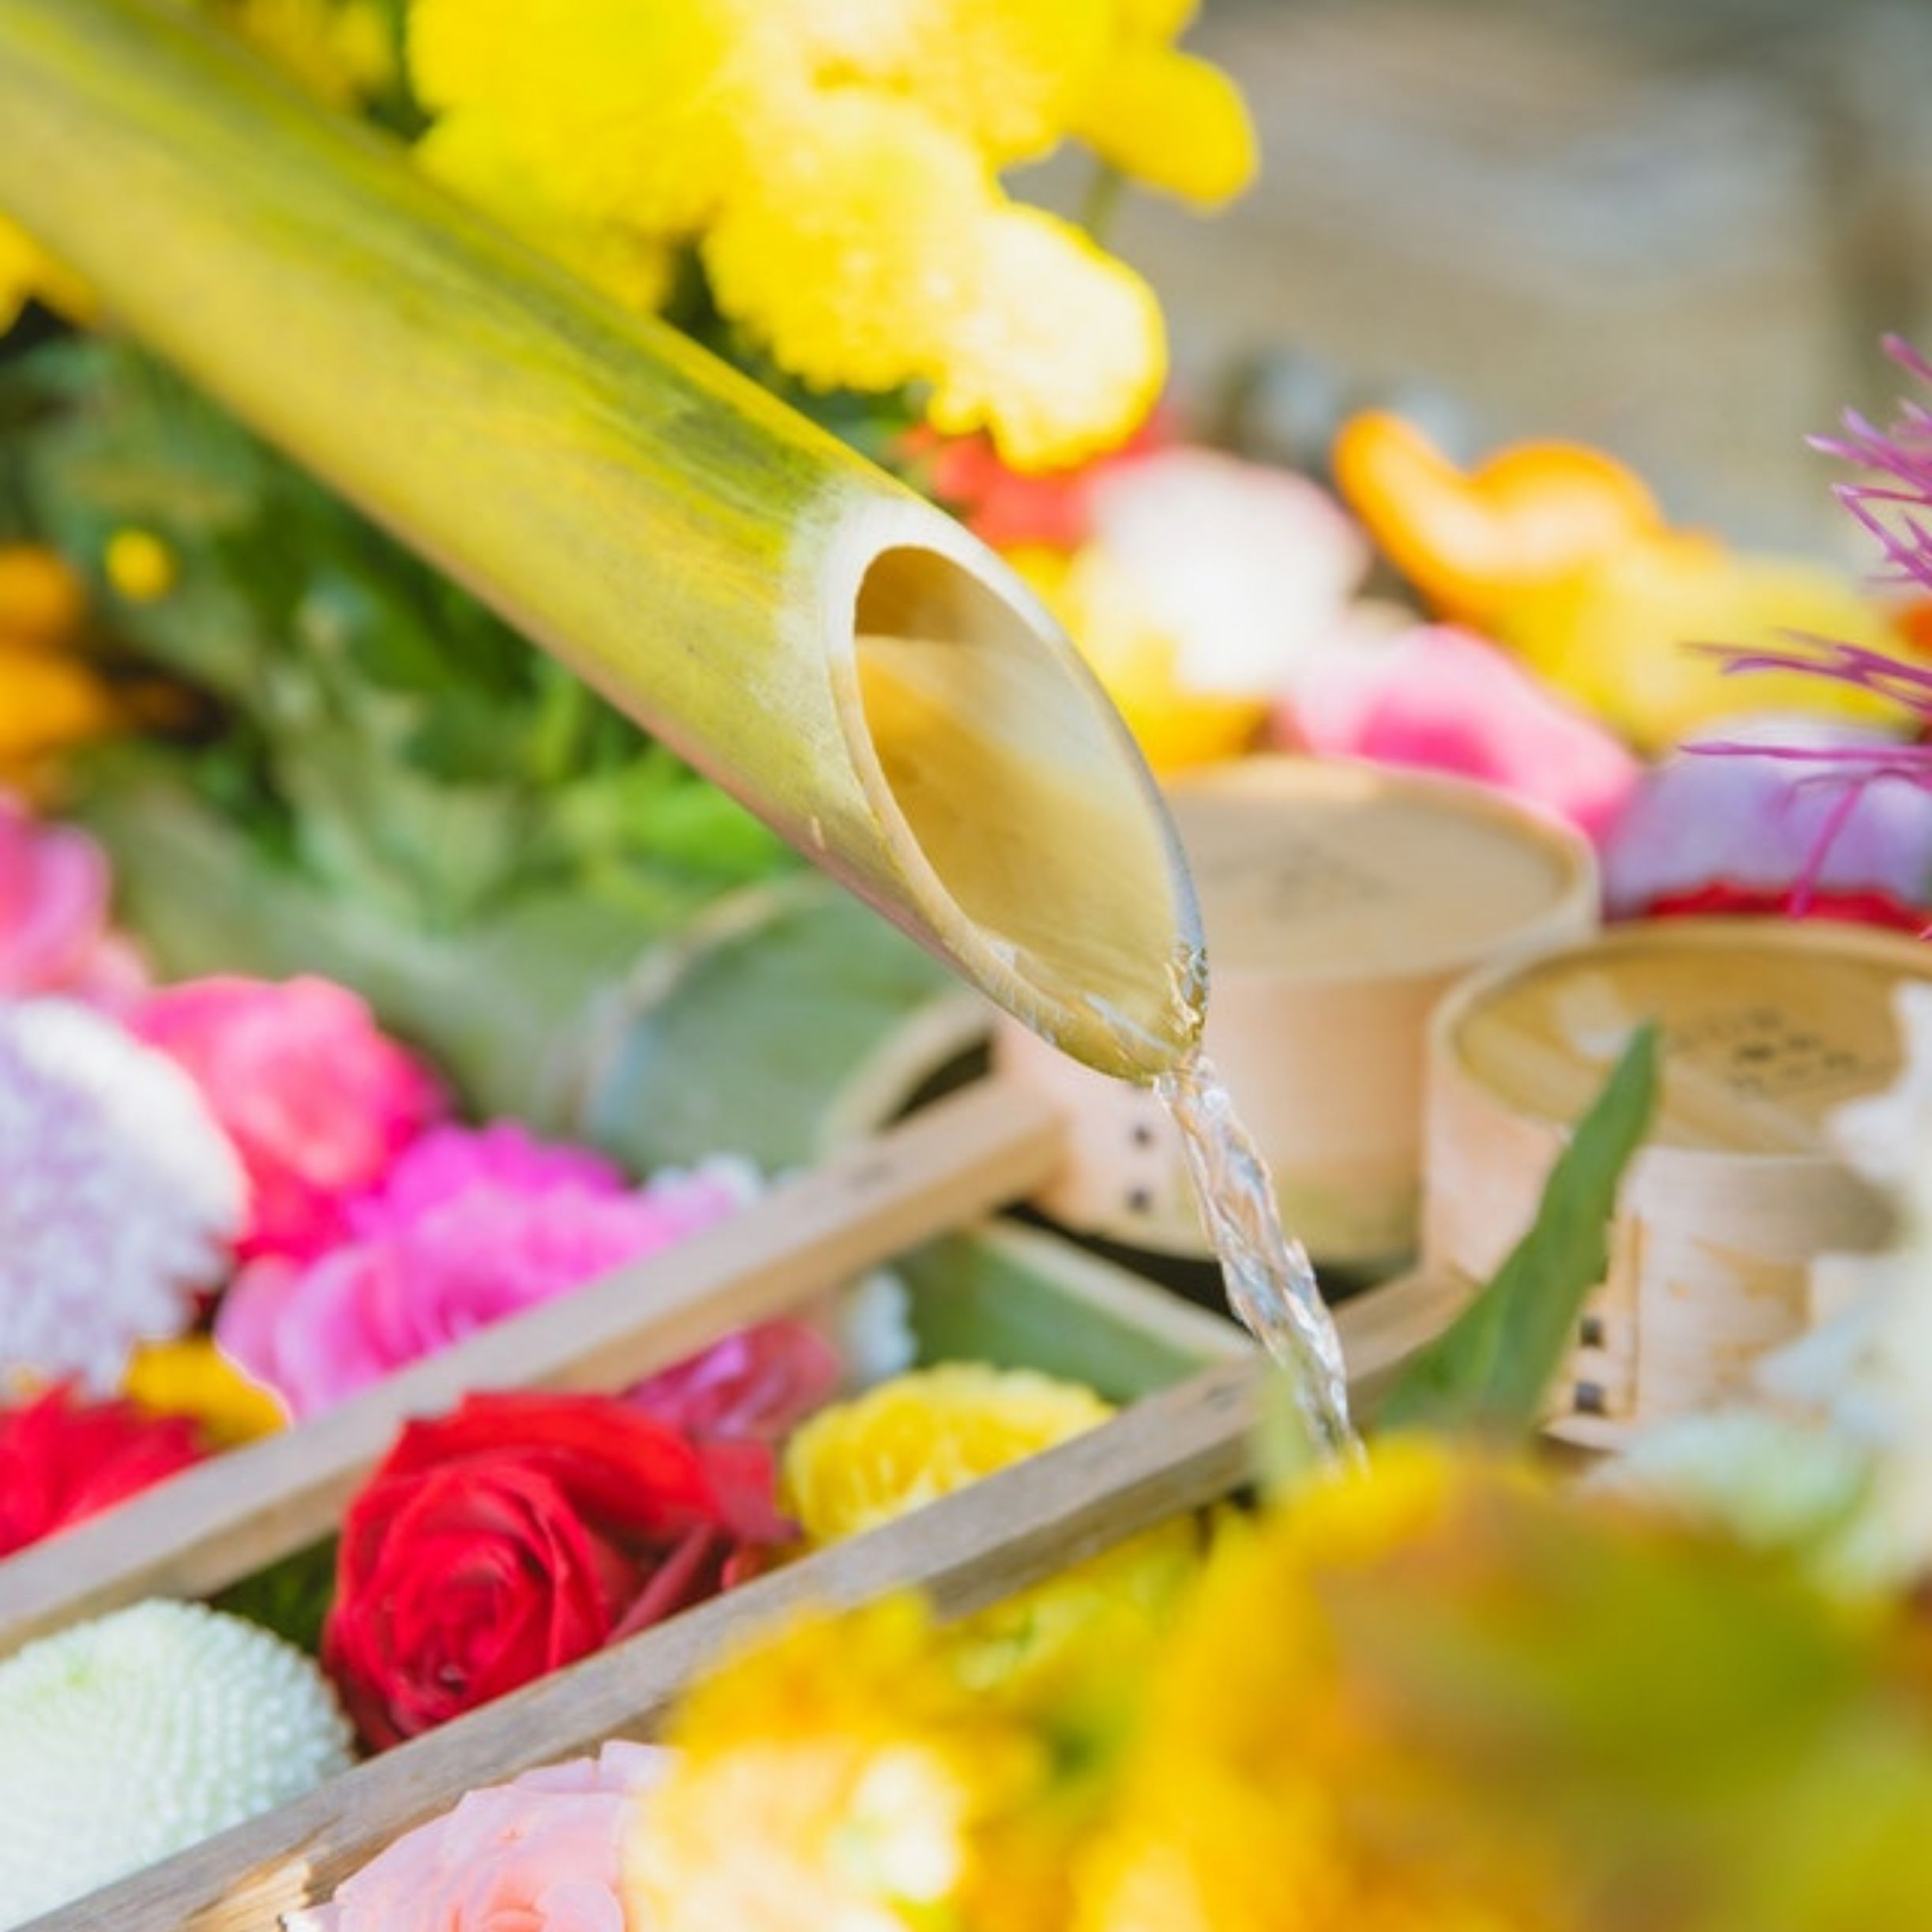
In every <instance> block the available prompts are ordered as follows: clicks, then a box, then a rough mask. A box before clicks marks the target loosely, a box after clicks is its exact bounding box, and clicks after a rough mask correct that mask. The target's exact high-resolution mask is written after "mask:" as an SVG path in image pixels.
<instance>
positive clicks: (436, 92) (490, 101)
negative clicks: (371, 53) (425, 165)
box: [409, 0, 786, 236]
mask: <svg viewBox="0 0 1932 1932" xmlns="http://www.w3.org/2000/svg"><path fill="white" fill-rule="evenodd" d="M757 13H758V8H757V0H659V3H658V4H652V5H647V6H640V5H639V4H638V0H570V4H569V5H568V6H558V5H557V4H555V3H554V0H416V3H415V6H414V7H413V8H412V9H411V13H410V21H409V56H410V63H411V73H412V74H413V75H414V77H415V83H416V87H417V90H418V92H419V94H420V95H421V96H422V99H423V101H424V102H425V103H426V104H427V105H428V106H429V107H432V108H434V109H437V110H438V111H444V112H456V113H460V114H463V116H464V117H465V118H468V119H470V120H471V121H472V122H474V127H473V129H472V133H471V138H472V139H475V140H477V141H486V142H488V143H489V144H492V145H493V146H494V147H496V148H497V149H498V150H499V151H500V153H501V165H502V166H503V167H505V168H508V169H512V170H515V171H520V172H523V173H527V174H528V176H529V178H530V184H531V194H532V196H533V197H540V198H541V199H542V201H546V202H550V203H553V204H556V205H557V206H558V207H560V208H568V209H569V210H570V211H571V212H572V216H574V217H575V218H576V219H579V220H595V221H611V222H615V223H617V224H618V225H619V226H621V227H624V228H626V229H628V230H630V231H635V232H641V233H643V234H651V235H660V236H671V235H677V234H688V233H690V232H692V231H694V230H696V228H697V227H699V226H700V224H702V223H704V222H705V221H707V220H708V219H710V218H711V215H712V214H713V213H714V212H715V210H716V208H717V207H718V204H719V203H720V201H722V198H723V197H724V194H725V192H726V187H727V186H728V185H729V184H730V182H732V181H733V179H734V178H735V177H736V175H737V171H738V169H739V167H740V164H741V156H742V155H743V153H744V151H745V148H746V146H747V144H750V143H752V142H756V141H763V140H768V139H769V138H771V133H773V130H771V129H768V128H767V127H764V126H761V125H760V123H761V121H762V118H763V105H764V96H765V94H766V92H767V91H768V90H769V89H771V88H776V87H779V86H781V85H782V84H784V83H785V81H786V77H785V76H784V74H783V73H782V70H780V69H777V68H776V67H775V63H774V62H772V61H771V60H770V59H768V58H761V57H762V56H764V55H766V54H768V53H769V51H770V50H769V48H768V47H767V36H766V34H765V33H764V32H762V31H760V30H759V29H758V28H757V27H756V18H757Z"/></svg>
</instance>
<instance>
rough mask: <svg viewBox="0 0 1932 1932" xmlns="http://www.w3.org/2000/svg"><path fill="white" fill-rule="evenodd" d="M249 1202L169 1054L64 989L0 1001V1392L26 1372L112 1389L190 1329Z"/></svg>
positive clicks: (221, 1142) (222, 1138) (219, 1135)
mask: <svg viewBox="0 0 1932 1932" xmlns="http://www.w3.org/2000/svg"><path fill="white" fill-rule="evenodd" d="M246 1200H247V1180H246V1176H244V1174H243V1172H242V1165H241V1163H240V1161H239V1160H238V1158H237V1157H236V1154H235V1152H234V1148H233V1147H232V1146H231V1145H230V1143H229V1142H228V1139H227V1136H226V1135H224V1134H223V1131H222V1130H221V1128H220V1127H219V1126H218V1125H217V1124H216V1120H215V1118H214V1116H213V1115H212V1113H211V1112H210V1111H209V1109H208V1105H207V1103H206V1102H205V1101H204V1100H203V1099H202V1097H201V1094H200V1092H199V1090H197V1088H196V1086H195V1085H194V1083H193V1081H192V1080H191V1079H189V1077H188V1075H186V1073H184V1072H183V1071H182V1070H181V1068H180V1067H177V1066H176V1065H175V1064H174V1062H173V1061H172V1060H170V1059H168V1058H167V1056H166V1055H164V1054H162V1053H160V1052H156V1051H155V1050H154V1049H152V1048H150V1047H148V1046H145V1045H142V1044H141V1041H137V1040H136V1039H134V1038H133V1037H132V1036H130V1035H129V1034H127V1033H126V1031H125V1030H123V1029H122V1028H121V1027H120V1026H117V1025H116V1024H115V1023H114V1022H113V1021H112V1020H111V1019H107V1018H105V1017H103V1015H100V1014H99V1013H96V1012H95V1011H92V1009H91V1008H89V1007H84V1006H80V1005H77V1004H74V1003H73V1002H71V1001H68V1000H23V1001H21V1002H18V1003H17V1004H4V1005H0V1393H4V1392H5V1391H4V1383H5V1382H6V1380H7V1379H17V1378H18V1377H20V1376H21V1374H22V1372H23V1371H26V1372H28V1373H30V1374H32V1375H36V1376H39V1377H42V1378H46V1379H60V1378H65V1377H68V1376H73V1377H74V1378H76V1379H78V1380H79V1381H80V1382H81V1383H82V1384H83V1386H85V1387H86V1388H87V1389H88V1390H90V1391H92V1392H93V1393H96V1394H108V1393H111V1391H112V1390H114V1389H115V1388H116V1387H117V1386H118V1385H119V1383H120V1380H121V1377H122V1371H123V1370H124V1369H125V1367H126V1363H127V1359H128V1356H129V1353H130V1352H131V1351H132V1350H133V1347H134V1346H135V1345H136V1344H137V1343H138V1342H141V1341H159V1340H165V1339H166V1338H167V1337H171V1336H174V1335H176V1334H179V1333H180V1332H181V1331H182V1329H183V1328H185V1327H186V1326H187V1324H188V1322H189V1318H190V1316H191V1315H192V1313H193V1302H194V1298H195V1296H196V1295H197V1293H198V1292H200V1291H201V1290H202V1289H205V1288H208V1287H210V1286H212V1285H214V1284H215V1283H216V1281H218V1280H219V1277H220V1276H221V1274H222V1273H223V1270H224V1269H225V1268H226V1266H227V1261H228V1244H230V1242H231V1241H232V1240H233V1239H234V1235H235V1232H236V1230H237V1229H238V1228H239V1226H240V1225H241V1221H242V1210H243V1208H244V1206H245V1205H246Z"/></svg>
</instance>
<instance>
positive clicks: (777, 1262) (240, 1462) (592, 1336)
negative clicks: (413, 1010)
mask: <svg viewBox="0 0 1932 1932" xmlns="http://www.w3.org/2000/svg"><path fill="white" fill-rule="evenodd" d="M1060 1146H1061V1129H1060V1120H1059V1118H1058V1116H1056V1114H1055V1113H1054V1112H1052V1110H1051V1109H1049V1108H1048V1107H1047V1106H1046V1105H1045V1104H1044V1103H1043V1102H1041V1101H1039V1100H1037V1099H1035V1098H1034V1097H1032V1096H1031V1095H1030V1094H1027V1093H1026V1091H1025V1090H1023V1089H1021V1088H1019V1087H1016V1086H1008V1085H1007V1084H1005V1083H1004V1082H999V1081H987V1082H981V1083H980V1084H979V1085H977V1086H974V1087H971V1088H969V1089H967V1090H966V1091H965V1092H963V1093H962V1094H958V1095H956V1096H955V1097H952V1098H951V1099H948V1100H946V1101H942V1102H940V1103H939V1104H938V1105H936V1106H933V1107H932V1108H930V1109H927V1110H925V1111H924V1112H921V1113H919V1114H917V1115H916V1116H913V1118H912V1119H911V1120H909V1121H907V1122H906V1124H904V1125H902V1126H900V1127H895V1128H894V1129H893V1130H892V1131H891V1132H889V1133H887V1134H886V1135H882V1136H881V1137H880V1139H878V1140H876V1141H875V1142H871V1143H869V1144H868V1145H866V1146H862V1147H859V1148H856V1149H853V1150H851V1151H850V1152H848V1153H846V1154H841V1155H838V1156H836V1157H834V1158H832V1159H831V1160H828V1161H826V1162H825V1163H824V1164H823V1165H822V1166H820V1167H818V1168H815V1169H812V1172H809V1173H808V1174H807V1175H805V1176H803V1177H802V1178H801V1179H799V1180H795V1181H793V1182H792V1183H790V1184H788V1185H786V1186H785V1187H781V1188H779V1189H778V1190H776V1191H774V1192H773V1193H772V1194H771V1195H768V1196H767V1197H765V1198H764V1199H762V1200H760V1201H759V1202H756V1203H755V1204H753V1205H752V1206H751V1207H749V1208H748V1209H746V1210H745V1211H744V1212H743V1213H741V1214H738V1215H737V1216H735V1217H733V1219H732V1220H730V1221H728V1222H726V1223H724V1224H722V1225H720V1226H718V1227H716V1228H714V1229H710V1230H707V1232H704V1233H702V1234H700V1235H696V1236H692V1237H691V1238H690V1239H688V1240H685V1241H683V1242H681V1243H680V1244H678V1245H677V1247H676V1248H675V1249H673V1250H670V1251H666V1252H665V1253H664V1254H662V1255H657V1256H654V1257H653V1258H652V1259H650V1260H648V1261H645V1262H640V1263H639V1264H638V1265H636V1266H634V1267H629V1268H625V1269H621V1270H618V1271H617V1273H615V1274H612V1275H610V1276H609V1277H607V1278H606V1279H605V1280H603V1281H599V1282H597V1283H595V1284H594V1285H591V1286H590V1287H588V1288H586V1289H582V1290H581V1291H580V1292H577V1293H576V1294H573V1295H570V1296H565V1298H563V1299H562V1300H557V1301H553V1302H551V1303H549V1304H546V1306H544V1307H539V1308H535V1309H532V1310H531V1311H529V1312H527V1314H524V1315H519V1316H516V1318H514V1319H512V1320H509V1321H507V1322H501V1323H500V1324H498V1325H497V1326H494V1327H492V1328H490V1329H486V1330H482V1332H480V1333H478V1334H475V1335H473V1336H471V1337H469V1338H467V1340H466V1341H463V1342H462V1343H460V1344H459V1345H457V1346H456V1347H454V1348H452V1349H447V1350H445V1352H442V1353H441V1354H439V1355H437V1356H432V1357H430V1358H429V1359H428V1360H425V1361H422V1362H419V1363H418V1364H415V1365H413V1366H412V1367H409V1368H407V1369H406V1370H404V1371H402V1372H401V1373H400V1374H398V1375H393V1376H392V1377H390V1378H389V1379H388V1380H387V1381H385V1382H382V1383H381V1384H379V1385H378V1386H376V1387H373V1388H371V1389H370V1390H366V1391H365V1392H364V1393H363V1394H361V1395H358V1396H357V1397H354V1398H353V1399H351V1401H347V1402H344V1403H343V1405H341V1406H340V1407H339V1408H337V1409H332V1410H331V1411H329V1412H328V1413H327V1414H326V1415H324V1416H318V1417H317V1418H315V1419H314V1420H312V1421H309V1422H306V1423H304V1424H302V1425H301V1426H300V1427H297V1428H294V1429H291V1430H289V1431H287V1432H285V1433H284V1434H283V1435H277V1436H272V1437H270V1438H269V1439H267V1440H266V1441H264V1442H257V1443H254V1444H251V1445H250V1446H248V1447H246V1448H245V1449H240V1450H235V1451H234V1452H232V1453H231V1454H227V1455H225V1456H221V1457H217V1458H216V1459H215V1460H214V1461H210V1462H208V1463H205V1464H203V1465H200V1466H199V1467H197V1468H195V1469H190V1470H188V1471H186V1472H183V1473H182V1475H180V1476H175V1477H174V1478H173V1479H171V1480H170V1481H169V1482H167V1484H164V1485H163V1486H162V1487H159V1488H157V1489H156V1490H155V1491H152V1493H151V1494H150V1495H147V1496H145V1497H141V1498H137V1499H134V1500H133V1502H129V1503H128V1504H126V1505H124V1506H122V1507H120V1508H118V1509H115V1510H111V1511H108V1512H107V1513H106V1514H103V1515H102V1516H100V1517H96V1519H94V1520H93V1521H91V1522H88V1523H84V1524H81V1525H78V1526H77V1527H76V1528H75V1529H72V1530H70V1531H68V1532H65V1533H64V1534H62V1535H61V1536H58V1537H54V1538H51V1539H50V1540H47V1542H45V1543H43V1544H39V1545H37V1546H36V1547H34V1548H32V1549H31V1550H28V1551H24V1552H23V1553H22V1554H21V1555H18V1556H17V1557H14V1558H13V1559H9V1561H7V1562H5V1563H0V1655H3V1654H5V1653H7V1652H9V1651H10V1650H13V1649H17V1648H18V1646H19V1645H21V1644H22V1643H23V1642H24V1641H27V1640H28V1638H32V1637H34V1636H36V1635H38V1634H41V1633H43V1632H44V1631H46V1630H51V1629H53V1628H56V1627H58V1626H62V1625H64V1624H66V1623H71V1622H73V1620H75V1619H77V1618H79V1617H82V1616H91V1615H98V1614H99V1613H100V1612H102V1611H107V1610H110V1609H114V1608H115V1607H118V1606H120V1605H121V1604H128V1603H132V1602H134V1601H136V1600H138V1599H140V1598H142V1597H145V1596H206V1595H208V1594H209V1593H210V1592H213V1591H216V1590H218V1589H221V1588H222V1587H223V1585H227V1584H229V1583H231V1582H234V1581H235V1580H236V1579H237V1578H238V1577H244V1576H246V1575H249V1574H251V1573H252V1572H253V1571H255V1570H259V1569H261V1567H262V1566H264V1565H265V1564H267V1563H269V1562H273V1561H274V1560H275V1559H277V1558H278V1557H281V1556H285V1555H288V1554H289V1553H290V1552H291V1551H294V1550H298V1549H300V1548H302V1547H303V1546H304V1545H305V1544H309V1543H312V1542H313V1541H315V1540H317V1538H319V1537H321V1536H326V1535H328V1533H329V1532H331V1531H332V1529H334V1528H335V1526H336V1523H337V1521H338V1520H339V1518H340V1514H341V1510H342V1508H343V1504H344V1503H345V1502H347V1499H348V1498H349V1497H350V1496H351V1495H352V1494H353V1493H354V1491H355V1488H356V1487H357V1486H358V1484H359V1483H360V1482H361V1480H362V1478H363V1476H365V1475H366V1473H367V1472H368V1471H369V1469H370V1468H371V1467H372V1466H373V1464H374V1463H376V1462H377V1461H378V1460H379V1459H380V1458H381V1456H382V1454H383V1453H384V1452H385V1450H386V1449H387V1448H388V1446H389V1443H390V1442H391V1441H392V1439H394V1436H395V1435H396V1430H397V1428H398V1427H399V1426H400V1424H402V1423H403V1421H404V1420H406V1419H407V1418H408V1417H410V1416H422V1415H433V1414H436V1413H438V1412H441V1411H442V1410H445V1409H448V1408H449V1407H451V1406H452V1405H453V1404H454V1403H456V1401H458V1400H459V1398H460V1397H461V1396H462V1395H463V1394H464V1393H465V1392H466V1391H467V1390H476V1389H505V1388H517V1387H544V1388H604V1389H613V1388H621V1387H623V1386H626V1385H627V1384H628V1383H629V1382H634V1381H636V1380H638V1379H640V1378H641V1377H643V1376H644V1375H648V1374H650V1373H651V1371H653V1370H655V1369H657V1368H661V1367H664V1366H665V1365H666V1364H669V1363H671V1362H675V1361H677V1360H680V1359H681V1357H683V1356H688V1355H689V1354H691V1353H692V1352H694V1351H696V1349H700V1348H702V1347H703V1345H705V1344H706V1343H707V1342H710V1341H715V1340H716V1339H717V1337H719V1336H720V1335H722V1334H727V1333H728V1332H730V1330H733V1329H735V1328H738V1327H741V1326H745V1324H746V1323H748V1322H756V1321H760V1320H763V1319H767V1317H769V1316H771V1315H776V1314H778V1313H779V1312H781V1311H783V1310H785V1309H786V1308H789V1307H795V1306H796V1305H797V1304H800V1303H801V1302H804V1301H805V1300H808V1299H809V1298H811V1297H812V1296H815V1295H817V1294H820V1293H822V1292H824V1291H826V1290H827V1289H831V1288H833V1287H835V1286H836V1285H838V1283H839V1282H841V1281H845V1280H847V1279H849V1278H850V1277H852V1276H853V1275H856V1274H861V1273H862V1272H863V1271H864V1270H866V1269H868V1268H870V1267H873V1266H876V1265H877V1264H879V1263H880V1262H883V1261H887V1260H889V1259H891V1257H892V1256H894V1255H897V1254H900V1253H902V1252H903V1251H905V1250H906V1249H907V1248H909V1247H913V1246H914V1245H916V1244H917V1243H919V1242H921V1241H922V1240H927V1239H928V1238H929V1237H931V1236H934V1235H936V1234H938V1233H940V1232H943V1230H945V1229H949V1228H956V1227H958V1226H960V1225H962V1223H965V1222H968V1221H972V1220H974V1219H976V1218H977V1217H979V1216H981V1215H982V1214H985V1213H986V1212H988V1211H989V1210H991V1209H992V1208H995V1207H997V1206H1001V1205H1003V1204H1004V1203H1005V1202H1008V1201H1011V1200H1013V1199H1016V1198H1018V1197H1019V1195H1023V1194H1025V1193H1027V1192H1028V1191H1030V1190H1031V1189H1033V1188H1034V1187H1037V1185H1039V1184H1041V1182H1042V1181H1043V1180H1045V1178H1046V1176H1048V1175H1049V1173H1050V1172H1052V1169H1053V1167H1054V1165H1055V1163H1056V1161H1057V1160H1058V1159H1059V1157H1060Z"/></svg>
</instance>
